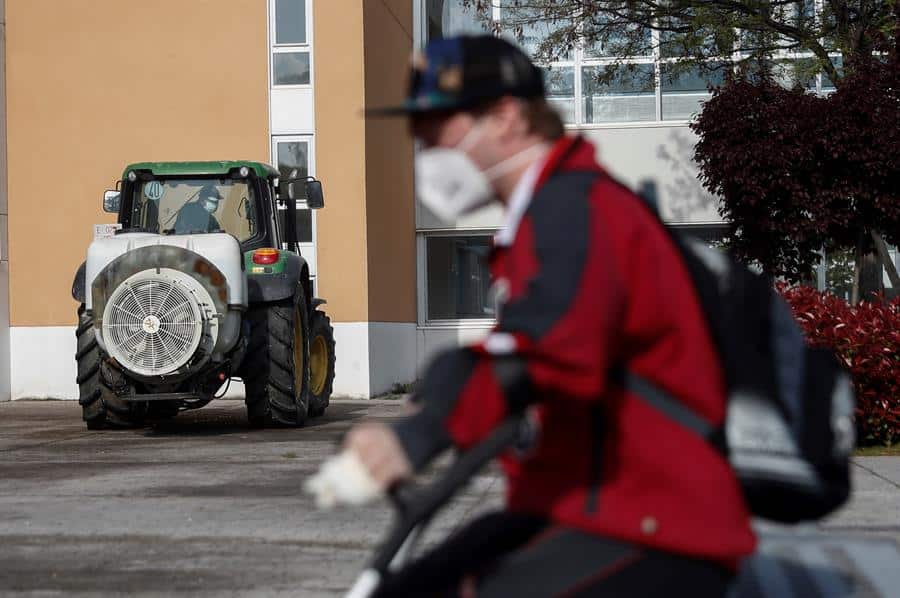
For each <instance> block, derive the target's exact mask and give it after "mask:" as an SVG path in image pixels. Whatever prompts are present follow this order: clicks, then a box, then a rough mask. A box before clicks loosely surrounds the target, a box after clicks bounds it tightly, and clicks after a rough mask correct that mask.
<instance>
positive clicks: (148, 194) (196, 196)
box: [131, 178, 258, 241]
mask: <svg viewBox="0 0 900 598" xmlns="http://www.w3.org/2000/svg"><path fill="white" fill-rule="evenodd" d="M133 200H134V201H133V202H132V204H131V226H132V227H134V228H140V229H144V230H146V231H148V232H153V233H160V234H167V235H172V234H174V235H189V234H198V233H216V232H226V233H230V234H232V235H234V236H235V237H237V239H238V240H239V241H246V240H247V239H250V238H251V237H253V236H255V235H256V231H257V224H258V223H257V217H256V214H255V210H254V206H255V205H256V204H255V201H254V200H255V198H254V193H253V188H252V186H250V185H249V184H248V183H247V182H246V181H240V180H238V181H234V180H230V179H171V178H167V179H158V180H152V181H143V182H141V183H137V184H136V185H135V188H134V198H133Z"/></svg>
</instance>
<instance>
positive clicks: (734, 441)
mask: <svg viewBox="0 0 900 598" xmlns="http://www.w3.org/2000/svg"><path fill="white" fill-rule="evenodd" d="M654 214H656V213H655V211H654ZM656 218H657V220H658V221H659V222H660V224H661V225H662V226H663V227H664V228H665V229H666V231H667V232H668V234H669V236H670V237H671V238H672V240H673V241H674V243H675V245H676V246H677V248H678V250H679V253H680V254H681V257H682V258H683V261H684V264H685V265H686V267H687V270H688V272H689V273H690V277H691V279H692V282H693V284H694V287H695V289H696V291H697V295H698V298H699V302H700V306H701V310H702V312H703V314H704V317H705V320H706V322H707V325H708V328H709V331H710V333H711V336H712V338H713V341H714V344H715V347H716V349H717V352H718V355H719V357H720V361H721V364H722V368H723V373H724V379H725V383H726V389H727V407H726V416H725V423H724V425H723V426H714V425H713V424H711V423H709V422H708V421H706V420H705V419H704V418H703V417H702V416H701V415H699V414H697V413H694V412H693V411H692V410H691V408H690V407H688V406H687V405H685V404H684V403H683V402H681V401H679V400H678V399H677V398H675V397H674V396H672V395H670V394H668V393H667V392H666V391H665V389H662V388H659V387H658V386H656V385H655V384H654V383H653V382H652V381H650V380H647V379H645V378H642V377H640V376H638V375H636V374H634V373H633V372H629V371H628V370H627V368H625V369H623V370H622V371H621V372H620V374H621V375H622V376H623V380H622V383H623V384H624V385H625V387H626V389H628V390H629V391H631V392H632V393H634V394H635V395H637V396H638V397H639V398H641V399H642V400H644V401H645V402H647V403H648V404H650V405H651V406H653V407H654V408H656V409H658V410H659V411H661V412H663V413H664V414H666V415H667V416H668V417H669V418H671V419H672V420H674V421H675V422H677V423H679V424H680V425H682V426H685V427H687V428H688V429H690V430H692V431H693V432H695V433H696V434H699V435H701V436H703V437H704V438H705V439H707V440H708V441H709V442H710V443H712V444H713V445H714V446H715V448H716V449H718V450H719V451H720V452H722V454H723V455H724V456H725V458H726V459H727V460H728V461H729V462H730V464H731V466H732V468H733V470H734V472H735V474H736V475H737V478H738V481H739V482H740V485H741V488H742V490H743V494H744V498H745V500H746V502H747V506H748V507H749V509H750V511H751V512H752V513H753V514H754V515H756V516H759V517H763V518H766V519H771V520H774V521H779V522H782V523H796V522H799V521H809V520H816V519H819V518H821V517H823V516H825V515H827V514H828V513H831V512H832V511H834V510H835V509H837V508H838V507H839V506H841V505H842V504H843V503H844V502H845V501H846V500H847V498H848V496H849V494H850V454H851V453H852V451H853V448H854V446H855V428H854V423H853V412H854V409H855V397H854V393H853V387H852V385H851V382H850V378H849V376H848V375H847V373H846V372H845V371H844V370H843V369H842V368H841V367H840V365H839V364H838V361H837V359H836V358H835V356H834V355H833V354H832V353H831V352H830V351H828V350H824V349H816V348H811V347H808V346H807V345H806V342H805V339H804V336H803V333H802V331H801V330H800V328H799V326H798V325H797V323H796V321H795V320H794V318H793V316H792V314H791V311H790V307H789V306H788V305H787V302H786V301H785V300H784V299H783V298H782V297H781V296H780V295H779V294H778V293H777V292H776V291H775V290H774V288H773V285H772V284H771V281H770V280H769V279H767V278H765V277H763V276H761V275H759V274H756V273H754V272H753V271H751V270H750V269H748V268H747V267H746V266H744V265H742V264H740V263H738V262H737V261H736V260H734V259H732V258H731V257H730V256H728V255H727V254H725V253H723V252H720V251H717V250H715V249H712V248H710V247H708V246H707V245H706V244H705V243H703V242H702V241H700V240H698V239H694V238H691V237H688V236H686V235H682V234H681V233H679V232H678V231H677V230H675V229H673V228H671V227H668V226H666V225H665V224H664V223H662V221H661V220H659V217H658V215H656Z"/></svg>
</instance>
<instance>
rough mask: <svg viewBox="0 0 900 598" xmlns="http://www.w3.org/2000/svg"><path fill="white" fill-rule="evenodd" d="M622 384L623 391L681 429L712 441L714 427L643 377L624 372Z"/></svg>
mask: <svg viewBox="0 0 900 598" xmlns="http://www.w3.org/2000/svg"><path fill="white" fill-rule="evenodd" d="M622 384H623V386H624V387H625V390H627V391H629V392H631V393H634V394H635V395H637V396H638V397H640V398H641V400H643V401H644V403H646V404H648V405H650V406H651V407H653V408H654V409H656V410H657V411H659V412H660V413H662V414H664V415H666V416H667V417H668V418H669V419H671V420H672V421H674V422H676V423H677V424H679V425H681V426H682V427H683V428H687V429H688V430H690V431H691V432H694V433H695V434H696V435H698V436H701V437H703V438H705V439H707V440H710V439H712V437H713V436H714V435H715V433H716V429H717V427H716V426H714V425H713V424H711V423H709V422H708V421H706V420H705V419H704V418H702V417H701V416H700V415H698V414H697V413H696V412H694V411H693V410H692V409H691V408H689V407H688V406H686V405H685V404H684V402H683V401H681V400H679V399H678V398H676V397H674V396H673V395H671V394H670V393H669V392H668V391H666V390H664V389H662V388H660V387H659V386H657V385H656V384H654V383H653V382H651V381H650V380H648V379H646V378H644V377H643V376H639V375H638V374H635V373H633V372H628V371H626V372H625V373H624V374H623V377H622Z"/></svg>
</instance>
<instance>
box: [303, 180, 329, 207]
mask: <svg viewBox="0 0 900 598" xmlns="http://www.w3.org/2000/svg"><path fill="white" fill-rule="evenodd" d="M306 205H307V206H309V208H310V209H311V210H320V209H322V208H324V207H325V193H324V192H323V191H322V181H319V180H317V179H310V180H308V181H306Z"/></svg>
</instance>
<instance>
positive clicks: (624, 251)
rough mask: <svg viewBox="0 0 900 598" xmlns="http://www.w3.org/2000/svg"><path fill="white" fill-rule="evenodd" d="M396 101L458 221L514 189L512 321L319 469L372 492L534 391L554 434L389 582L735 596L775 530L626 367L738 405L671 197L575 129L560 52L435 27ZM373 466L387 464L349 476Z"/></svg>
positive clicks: (524, 403)
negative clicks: (549, 76) (552, 88)
mask: <svg viewBox="0 0 900 598" xmlns="http://www.w3.org/2000/svg"><path fill="white" fill-rule="evenodd" d="M394 112H395V113H398V114H403V115H405V116H406V117H407V118H408V119H409V123H410V126H411V131H412V133H413V135H415V137H416V138H417V139H418V141H419V143H420V144H421V150H420V151H419V152H418V153H417V156H416V177H417V180H416V190H417V193H418V196H419V199H420V200H421V202H422V203H423V204H424V206H425V207H426V208H428V209H430V210H431V211H432V212H434V213H435V214H437V215H438V216H440V217H442V218H444V219H446V220H449V221H452V220H454V219H455V218H457V217H458V216H460V215H461V214H463V213H465V212H468V211H470V210H473V209H475V208H477V207H480V206H483V205H485V204H487V203H489V202H490V201H492V200H495V199H496V200H497V201H499V202H500V203H501V204H502V206H503V208H504V212H505V225H504V227H503V228H502V229H501V230H500V232H499V233H498V234H497V235H496V237H495V240H494V249H493V253H492V255H491V258H490V264H491V270H492V275H493V279H494V289H495V292H496V296H497V301H498V306H497V313H498V317H497V323H496V325H495V327H494V328H493V330H492V331H491V333H490V334H489V335H488V336H487V338H486V339H485V340H484V341H483V342H481V343H478V344H476V345H472V346H468V347H465V348H462V349H454V350H449V351H446V352H445V353H443V354H441V355H439V356H438V357H437V358H436V359H434V360H433V361H432V363H431V364H430V366H429V367H428V368H427V370H426V374H425V376H424V378H423V379H422V380H421V381H420V383H419V385H418V387H417V390H416V392H415V396H414V400H415V402H416V404H417V405H418V406H419V408H418V411H417V412H416V413H414V414H413V415H411V416H409V417H407V418H405V419H403V420H401V421H399V422H397V423H395V424H393V425H388V424H381V423H368V424H361V425H357V426H354V427H353V428H352V429H351V430H350V432H349V433H348V434H347V436H346V438H345V440H344V444H343V448H344V452H343V453H342V454H341V456H340V457H339V458H337V459H336V460H332V461H330V462H329V463H330V464H335V463H344V464H346V465H345V466H343V469H341V468H340V467H323V469H322V470H321V473H320V474H319V475H318V476H316V477H314V478H313V479H312V480H310V482H309V483H308V486H307V487H308V488H309V489H310V490H312V491H313V492H316V493H317V494H319V496H320V498H321V497H323V496H324V495H325V494H324V493H323V490H324V491H327V492H328V493H329V494H330V496H331V497H332V498H333V499H334V500H335V501H336V502H345V503H352V504H358V503H361V502H365V501H366V500H371V499H373V498H375V497H377V496H379V495H380V494H382V493H384V492H385V491H387V490H389V489H391V488H392V487H393V486H394V485H396V484H398V483H403V482H404V481H406V480H408V479H410V478H411V476H413V474H414V473H415V472H417V471H419V470H421V469H422V468H423V467H424V466H425V465H426V464H428V463H429V462H430V461H432V460H433V459H434V458H435V457H436V456H437V455H438V454H440V453H442V452H443V451H444V450H446V449H448V448H451V447H455V448H458V449H461V450H465V449H467V448H468V447H471V446H473V445H475V444H477V443H479V441H481V440H483V439H484V438H486V437H487V436H488V435H489V434H490V432H491V431H492V430H494V429H495V428H496V427H497V426H498V425H499V424H500V423H501V422H503V421H504V420H505V418H507V417H508V416H510V414H514V413H523V412H524V413H527V414H528V421H530V422H531V424H532V427H533V434H530V435H529V436H530V437H531V440H530V442H528V443H527V444H526V445H524V446H518V447H516V449H515V450H512V451H508V453H507V454H506V455H504V457H503V459H502V461H503V465H504V469H505V472H506V477H507V506H506V509H505V510H503V511H501V512H497V513H494V514H489V515H486V516H483V517H481V518H480V519H477V520H475V521H474V522H472V523H470V524H468V525H467V526H466V527H465V528H463V529H462V530H461V531H458V532H457V533H455V534H454V535H452V536H451V537H450V538H449V539H448V540H446V541H445V543H444V544H442V545H440V546H438V547H437V548H435V549H434V550H433V551H432V552H431V553H429V554H427V555H425V556H424V557H423V558H421V559H419V560H418V561H416V562H414V563H413V564H412V565H410V566H409V567H408V568H406V569H403V570H400V571H398V572H396V573H395V574H393V575H392V576H391V577H389V578H387V579H386V580H384V583H383V584H382V585H381V587H380V589H379V591H378V593H377V595H378V596H419V595H432V594H439V595H448V594H449V595H456V594H458V593H461V594H462V595H473V596H517V597H521V596H562V595H565V596H671V595H673V594H687V595H690V596H724V595H725V594H726V592H727V590H728V587H729V583H730V581H731V580H732V578H733V577H734V574H735V572H736V569H737V566H738V563H739V562H740V560H741V559H742V558H743V557H745V556H747V555H750V554H751V553H752V552H753V550H754V548H755V544H756V539H755V536H754V533H753V531H752V529H751V526H750V517H749V514H748V510H747V507H746V505H745V502H744V499H743V496H742V493H741V489H740V487H739V483H738V481H737V479H736V476H735V474H734V472H733V470H732V469H731V467H730V466H729V464H728V463H727V462H726V460H725V458H724V457H723V456H722V455H721V454H720V453H719V452H717V451H716V450H715V448H714V447H713V446H712V445H711V444H710V443H708V442H705V441H704V440H702V439H700V438H699V437H697V436H695V435H694V434H693V433H692V432H691V431H690V430H687V429H685V428H682V427H680V425H679V424H678V423H676V422H675V421H673V420H671V419H668V418H667V417H666V416H665V415H663V414H662V413H660V412H659V411H656V410H655V409H654V408H652V407H650V406H648V405H647V404H645V403H643V402H642V400H641V399H640V398H639V397H638V396H636V395H635V394H633V393H632V392H631V391H630V390H626V388H625V387H624V385H623V383H622V380H621V377H620V376H618V375H617V373H621V372H623V370H624V368H625V366H627V368H628V370H629V371H634V372H637V373H638V374H639V375H641V376H642V377H644V378H646V379H649V380H652V381H653V382H654V383H655V384H656V385H657V386H659V387H662V388H664V389H666V390H667V391H668V392H669V393H671V394H672V395H674V396H676V397H678V398H680V399H681V400H683V401H684V403H685V404H688V405H690V406H691V407H692V408H693V409H694V410H695V411H696V412H697V413H701V414H703V415H704V416H705V417H706V418H707V419H708V420H709V421H711V422H716V424H717V425H718V424H721V422H722V421H723V420H724V417H725V408H726V395H725V383H724V380H723V378H722V373H721V369H720V366H719V363H718V357H717V353H716V350H715V348H714V344H713V340H712V338H711V337H710V333H709V331H708V329H707V326H706V324H705V321H704V317H703V313H702V311H701V306H700V303H699V301H698V298H697V295H696V291H695V289H694V287H693V285H692V282H691V279H690V275H689V273H688V271H687V269H686V267H685V264H684V262H683V260H682V258H681V256H680V254H679V252H678V250H677V248H676V247H675V245H674V243H673V241H672V240H671V238H670V237H669V236H668V234H667V233H666V231H665V230H664V229H663V228H662V226H661V225H660V224H659V222H658V221H657V219H656V216H655V215H654V214H653V213H652V212H651V211H650V209H648V207H647V206H646V205H644V204H643V201H642V200H641V199H640V198H639V197H638V196H637V195H635V194H634V193H633V192H632V191H630V190H629V189H627V188H626V187H624V186H623V185H621V184H619V183H618V182H616V181H615V180H614V179H613V178H612V177H611V176H610V175H609V174H607V172H606V171H605V170H604V169H603V167H602V166H600V165H599V164H598V163H597V161H596V157H595V156H596V154H597V150H596V148H595V147H594V146H593V145H592V144H591V143H590V142H588V141H586V140H585V139H583V138H582V137H580V136H578V135H575V134H567V133H566V132H565V130H564V127H563V123H562V122H561V120H560V117H559V115H558V114H557V113H556V112H555V111H554V109H553V108H552V106H551V105H550V104H549V102H548V101H547V99H546V96H545V90H544V84H543V77H542V74H541V71H540V70H539V69H538V68H537V67H536V66H535V65H534V64H532V62H531V61H530V60H529V58H528V57H527V56H526V55H525V54H524V53H522V52H521V51H520V50H519V49H518V48H516V47H515V46H514V45H512V44H510V43H508V42H506V41H504V40H502V39H499V38H496V37H493V36H477V37H459V38H450V39H441V40H435V41H432V42H430V43H429V44H428V46H427V48H426V49H425V52H424V54H423V55H419V56H416V57H414V59H413V66H412V81H411V86H410V92H409V96H408V98H407V99H406V101H405V103H404V104H403V106H402V107H400V108H397V109H395V110H394ZM648 150H649V148H648ZM354 472H355V474H357V477H356V479H359V480H361V481H365V483H359V484H355V485H349V486H348V484H346V483H345V484H343V485H342V484H341V483H340V482H338V481H334V483H331V482H330V480H332V478H334V480H336V479H337V477H341V478H342V479H344V480H347V479H351V476H352V475H353V474H354ZM360 472H361V474H362V476H361V477H360V476H359V475H358V474H360ZM336 489H337V490H336Z"/></svg>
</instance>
